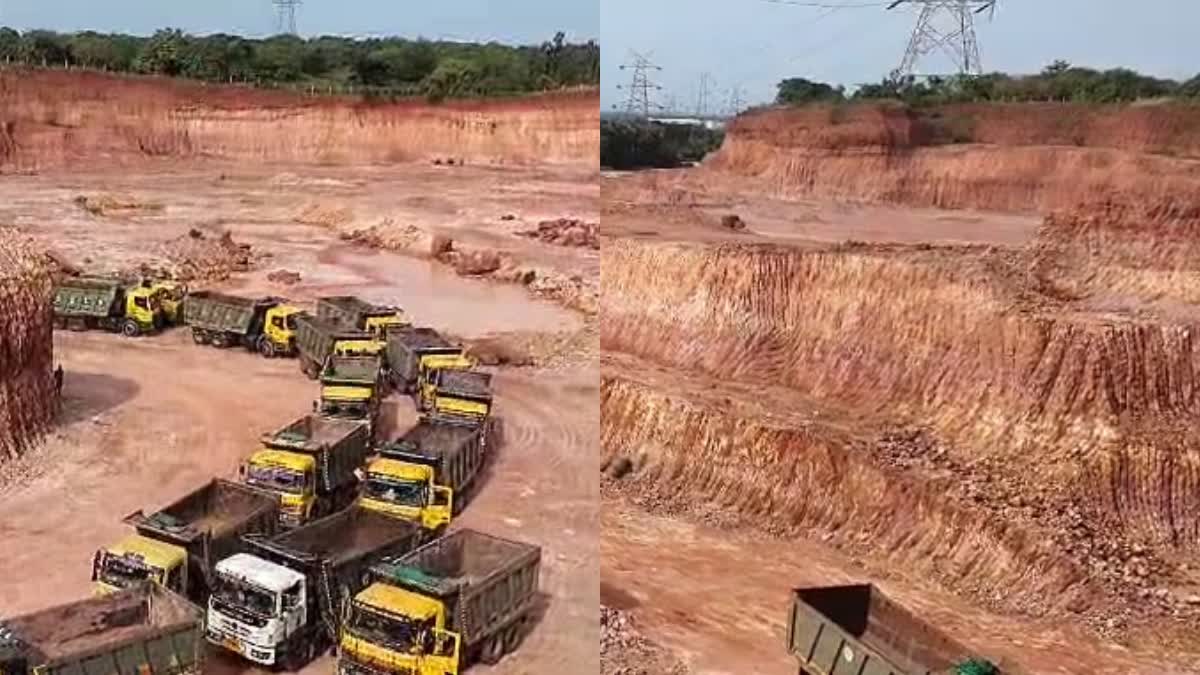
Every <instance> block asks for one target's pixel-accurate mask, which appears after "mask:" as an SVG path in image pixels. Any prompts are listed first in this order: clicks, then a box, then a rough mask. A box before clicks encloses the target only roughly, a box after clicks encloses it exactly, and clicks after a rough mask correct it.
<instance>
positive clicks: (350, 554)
mask: <svg viewBox="0 0 1200 675" xmlns="http://www.w3.org/2000/svg"><path fill="white" fill-rule="evenodd" d="M420 541H421V528H419V527H417V526H415V525H413V524H412V523H408V522H405V521H402V520H397V519H395V518H388V517H386V516H383V515H380V514H378V513H374V512H372V511H367V510H364V509H359V508H355V507H351V508H348V509H345V510H343V511H339V512H338V513H335V514H333V515H331V516H329V517H327V518H322V519H320V520H315V521H313V522H311V523H309V524H307V525H305V526H303V527H301V528H298V529H295V530H292V531H290V532H287V533H284V534H279V535H276V536H274V537H270V538H268V537H260V536H251V537H247V538H246V544H247V548H248V551H247V552H246V553H239V554H237V555H234V556H231V557H229V558H226V559H225V560H222V561H221V562H219V563H217V572H216V576H217V587H216V589H215V590H214V592H213V594H212V596H210V597H209V604H208V633H207V638H208V641H209V642H211V643H213V644H216V645H220V646H222V647H224V648H226V649H228V650H230V651H232V652H235V653H237V654H241V655H242V656H244V657H246V658H248V659H249V660H251V661H254V662H255V663H260V664H263V665H268V666H273V665H275V664H280V665H282V666H284V667H286V668H288V669H289V670H292V669H299V668H300V667H302V666H304V665H305V664H306V663H308V662H309V661H310V660H312V658H313V657H314V656H316V655H317V654H318V653H320V652H321V651H323V650H324V649H326V648H327V647H328V646H330V645H332V644H334V642H335V641H336V639H337V634H338V626H339V624H340V622H341V616H342V610H343V607H344V606H345V605H346V604H347V603H348V602H349V599H350V597H352V596H353V594H354V593H357V592H358V591H359V590H360V589H361V588H362V587H363V585H364V584H365V583H366V579H367V570H368V568H369V567H370V566H371V565H372V564H374V563H376V562H378V561H379V560H381V559H383V558H384V557H388V556H397V555H402V554H404V553H407V552H409V551H411V550H412V549H413V548H415V547H416V546H417V545H418V544H419V543H420Z"/></svg>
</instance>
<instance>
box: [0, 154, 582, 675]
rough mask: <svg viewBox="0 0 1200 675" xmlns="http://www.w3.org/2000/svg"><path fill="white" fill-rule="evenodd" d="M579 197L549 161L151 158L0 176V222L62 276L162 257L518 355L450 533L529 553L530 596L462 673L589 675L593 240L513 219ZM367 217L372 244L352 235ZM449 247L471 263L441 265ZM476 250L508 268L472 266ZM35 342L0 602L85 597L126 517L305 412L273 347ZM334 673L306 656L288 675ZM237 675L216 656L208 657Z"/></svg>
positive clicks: (230, 285)
mask: <svg viewBox="0 0 1200 675" xmlns="http://www.w3.org/2000/svg"><path fill="white" fill-rule="evenodd" d="M597 196H598V187H597V185H596V181H595V172H594V170H589V169H588V168H586V167H583V168H578V169H577V168H572V166H570V165H567V166H558V167H553V168H540V167H537V166H533V167H525V168H520V167H496V166H478V167H474V166H471V165H469V164H468V165H467V166H458V165H456V166H445V165H435V164H434V163H432V162H410V163H407V164H395V165H390V166H321V165H313V164H296V165H285V164H270V165H264V166H255V165H250V164H247V163H245V162H239V163H237V164H234V163H226V162H221V161H216V160H204V161H201V160H195V161H190V162H188V163H177V162H171V161H167V160H164V161H161V162H149V163H147V164H145V165H141V166H140V167H125V168H124V169H122V170H121V171H119V172H117V171H106V170H100V169H84V168H81V169H79V170H76V171H68V170H64V169H53V170H47V171H42V172H40V173H34V174H29V173H26V174H22V175H8V176H5V177H4V180H3V181H0V222H2V223H11V224H13V225H15V226H16V227H17V228H18V229H19V230H21V231H22V232H25V233H27V234H29V235H32V236H33V237H35V238H36V240H37V241H39V242H40V243H41V244H42V245H43V246H45V247H46V248H48V249H51V250H52V251H53V252H54V257H55V259H56V260H58V261H60V263H61V264H62V265H63V266H68V267H70V266H73V267H78V268H81V269H84V270H88V271H93V270H97V271H99V270H113V271H134V270H137V269H150V270H163V271H167V272H170V273H173V274H178V275H182V276H184V277H190V278H192V279H193V280H192V281H191V282H190V283H191V285H192V287H193V288H217V289H225V290H229V291H231V292H234V293H240V294H247V295H258V294H272V295H280V296H285V297H288V298H291V299H293V300H296V301H299V302H305V301H309V300H311V299H313V298H315V297H316V296H319V295H327V294H356V295H360V296H362V297H364V298H366V299H369V300H373V301H379V302H386V303H394V304H399V305H400V306H402V307H403V308H404V309H405V310H406V311H407V312H408V314H409V315H410V316H411V318H412V320H413V321H414V322H415V323H417V324H421V325H429V326H433V327H435V328H437V329H439V330H443V331H445V332H447V333H451V334H454V335H456V336H460V337H462V338H463V339H465V340H467V341H468V342H471V341H477V340H484V339H485V338H486V339H487V340H489V341H490V343H497V342H499V343H501V344H505V345H508V348H509V350H510V351H511V350H519V351H520V352H521V355H522V357H523V358H522V359H521V360H523V361H529V360H532V362H533V365H530V366H526V367H520V368H517V367H511V366H504V365H501V366H499V367H498V368H496V370H497V372H498V374H497V376H496V380H495V383H496V391H497V399H496V400H497V403H496V411H497V414H498V415H499V416H500V417H501V418H502V419H503V428H504V442H503V443H502V444H501V445H500V446H499V449H498V451H497V453H496V455H495V458H494V460H493V461H492V462H491V464H490V465H489V466H488V468H487V469H486V474H485V476H484V477H483V480H482V482H481V483H480V486H481V487H480V489H479V491H478V493H477V496H476V497H475V498H473V499H472V500H471V503H470V505H469V506H468V508H467V509H466V510H465V512H464V514H463V516H462V518H461V520H460V523H461V525H463V526H466V527H475V528H480V529H482V530H485V531H488V532H491V533H494V534H497V535H500V536H506V537H513V538H518V539H522V540H526V541H530V542H534V543H537V544H539V545H541V546H542V547H543V558H542V589H543V590H544V591H545V592H546V593H547V594H548V603H547V604H546V610H545V613H544V615H543V616H541V617H539V618H538V621H537V623H536V626H535V627H534V628H533V629H532V632H531V634H530V635H529V636H528V638H527V639H526V641H525V642H524V643H523V644H522V646H521V647H520V649H519V650H518V651H517V652H516V653H515V654H513V655H510V656H508V657H506V658H505V659H504V661H503V662H502V663H501V664H499V665H498V666H495V667H493V668H488V667H486V666H477V667H476V668H478V669H479V670H480V671H481V672H496V673H528V672H580V673H582V672H589V671H590V672H595V670H596V668H597V666H596V659H597V651H596V645H597V643H598V641H599V598H598V591H597V586H596V583H595V579H596V577H597V574H598V571H597V567H598V563H597V559H598V550H597V540H598V536H599V523H598V518H599V515H598V505H599V493H598V490H599V489H598V486H597V483H596V480H595V471H596V463H597V450H596V438H597V437H598V434H599V417H598V410H597V404H596V402H597V400H598V378H597V363H596V358H595V353H596V331H595V325H594V324H595V321H594V318H592V316H591V315H589V314H588V313H587V312H586V311H579V309H577V307H581V308H582V309H586V306H585V305H586V289H587V288H588V287H591V288H594V287H595V286H596V284H597V282H598V274H599V252H598V251H596V250H595V249H594V248H591V247H589V246H588V245H586V242H582V241H577V240H576V239H571V240H570V241H569V242H566V243H565V244H566V245H564V243H563V242H559V241H557V238H556V237H549V239H550V240H549V241H547V240H545V239H544V238H542V237H540V236H537V235H527V234H522V233H523V232H529V231H537V230H538V224H539V223H540V222H541V221H544V220H554V219H560V218H561V219H567V220H571V219H575V220H580V221H583V222H589V223H595V222H596V220H597V217H598V213H597V211H598V206H597ZM81 198H82V199H81ZM370 228H374V229H373V231H374V232H375V233H376V234H382V235H386V236H388V237H391V238H392V239H391V243H390V244H389V242H387V241H383V242H381V241H379V240H378V239H372V240H364V239H363V238H362V237H361V236H356V235H355V234H354V233H355V232H357V231H360V230H363V229H370ZM435 236H436V238H438V241H439V242H441V243H440V244H439V246H440V247H441V249H440V254H441V257H440V258H439V257H436V256H434V255H433V254H432V251H431V249H430V246H431V245H432V242H433V240H434V239H435ZM572 236H574V235H572ZM447 240H452V245H451V247H450V249H449V250H450V251H453V252H454V253H455V254H456V255H447V252H448V251H447V250H446V244H445V242H446V241H447ZM397 242H398V243H397ZM414 242H416V243H414ZM422 247H423V248H422ZM458 256H473V257H472V258H471V260H470V261H468V262H471V263H478V259H479V258H484V259H485V260H484V261H483V262H484V263H485V264H483V265H482V266H480V265H478V264H476V269H461V270H460V269H459V268H460V267H461V266H462V265H463V263H462V262H461V260H460V259H459V257H458ZM493 263H499V264H501V267H498V268H497V269H509V270H519V271H520V273H521V275H522V277H523V278H521V279H515V280H508V278H505V279H499V278H497V277H496V275H495V274H494V272H495V271H496V270H487V271H479V268H488V267H491V266H492V264H493ZM530 270H532V271H533V272H532V275H531V274H530ZM460 271H461V272H462V274H460V273H459V272H460ZM550 282H553V283H556V284H560V285H562V287H569V288H570V289H571V293H570V294H564V293H563V292H562V291H561V288H560V287H559V286H554V285H552V284H551V283H550ZM540 284H541V285H540ZM578 289H584V293H583V294H580V293H579V292H577V290H578ZM580 298H585V300H583V301H581V300H580ZM54 341H55V345H54V348H55V356H56V358H57V359H58V360H60V361H61V362H62V364H63V366H64V368H65V372H66V377H65V385H64V402H63V409H62V412H61V414H60V415H59V421H58V425H57V427H56V428H55V430H54V431H53V432H52V435H51V436H50V437H49V438H48V440H47V441H46V442H45V443H43V444H42V445H41V446H40V447H38V448H36V449H34V450H32V451H30V452H29V453H27V454H25V455H24V456H23V457H21V458H20V459H18V460H16V461H13V462H9V463H6V464H2V465H0V513H2V514H3V517H0V614H5V615H8V614H15V613H22V612H27V611H31V610H36V609H39V608H42V607H46V606H49V605H53V604H57V603H62V602H68V601H72V600H75V599H78V598H81V597H84V596H86V595H87V594H89V593H90V581H89V570H90V561H91V556H92V554H93V553H94V551H95V550H96V549H97V548H98V547H100V546H103V545H105V544H107V543H110V542H111V541H112V540H114V539H116V538H118V537H120V536H122V535H123V534H124V532H125V530H126V528H125V526H123V525H122V524H121V522H120V520H121V518H122V517H123V516H125V515H126V514H128V513H130V512H132V511H134V510H137V509H151V508H155V507H157V506H160V505H162V504H165V503H167V502H169V501H171V500H172V499H174V498H175V497H177V496H178V495H179V494H181V493H182V492H184V491H186V490H189V489H192V488H194V487H196V486H198V485H200V484H202V483H204V482H206V481H208V480H210V479H211V478H212V477H213V476H224V477H234V476H236V467H237V465H238V463H239V461H240V460H241V459H243V458H244V457H245V456H246V455H247V454H248V453H250V452H251V451H253V449H254V448H255V445H256V442H257V439H258V437H259V436H260V435H261V434H262V433H264V432H266V431H269V430H271V429H274V428H277V427H279V426H282V425H284V424H286V423H288V422H289V421H291V420H292V419H294V418H295V417H297V416H298V415H301V414H304V413H305V412H307V411H308V410H309V409H310V402H311V401H312V399H313V397H314V396H315V394H316V385H315V384H313V383H311V382H310V381H308V380H307V379H305V378H304V376H303V375H302V374H301V373H300V371H299V367H298V365H297V363H296V362H295V361H294V360H283V359H280V360H265V359H262V358H260V357H259V356H257V355H256V354H252V353H248V352H244V351H241V350H237V349H233V350H227V351H218V350H216V349H213V348H208V347H197V346H196V345H194V344H192V341H191V338H190V336H189V335H188V334H187V332H186V331H185V330H173V331H169V332H167V333H165V334H163V335H160V336H155V337H147V338H139V339H134V340H128V339H124V338H121V337H119V336H116V335H108V334H100V333H71V332H59V333H56V334H55V337H54ZM414 419H415V418H414V414H413V411H412V406H411V404H410V403H409V402H408V400H407V399H403V400H400V399H399V398H398V397H392V398H391V399H389V401H388V402H387V404H386V410H385V420H386V424H387V426H388V428H390V430H392V431H393V432H396V433H398V432H399V431H401V430H403V429H404V428H405V427H406V425H409V424H411V423H412V422H413V421H414ZM332 667H333V664H332V659H331V657H329V656H325V657H322V658H321V659H319V660H317V661H316V662H314V664H312V665H311V666H310V667H308V668H306V669H305V672H312V673H324V672H330V669H331V668H332ZM252 670H253V669H252V668H250V667H248V666H247V665H246V663H245V662H241V661H238V660H236V659H233V658H228V657H226V656H225V655H222V654H212V656H211V658H210V661H209V665H208V667H207V668H206V672H214V673H236V672H250V671H252Z"/></svg>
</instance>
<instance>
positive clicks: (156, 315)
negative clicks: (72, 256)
mask: <svg viewBox="0 0 1200 675" xmlns="http://www.w3.org/2000/svg"><path fill="white" fill-rule="evenodd" d="M53 305H54V323H55V325H56V326H57V327H59V328H71V329H75V330H86V329H89V328H100V329H104V330H110V331H116V332H120V333H121V334H122V335H124V336H126V337H137V336H138V335H142V334H145V333H156V332H158V331H160V330H162V328H163V326H164V325H165V323H166V317H165V316H164V314H163V308H162V304H161V303H160V301H159V298H158V292H157V291H155V290H154V289H152V288H151V287H150V286H149V285H144V284H127V283H124V282H122V281H120V280H118V279H100V278H86V277H77V278H69V279H65V280H64V281H62V282H61V283H60V284H59V285H58V286H57V287H56V288H55V289H54V302H53Z"/></svg>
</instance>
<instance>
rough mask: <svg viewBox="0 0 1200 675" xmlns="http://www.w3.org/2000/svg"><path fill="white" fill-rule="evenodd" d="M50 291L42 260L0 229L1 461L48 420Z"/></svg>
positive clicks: (50, 410) (18, 450)
mask: <svg viewBox="0 0 1200 675" xmlns="http://www.w3.org/2000/svg"><path fill="white" fill-rule="evenodd" d="M50 292H51V281H50V274H49V269H48V267H47V265H46V260H45V257H44V256H41V255H39V254H38V253H36V252H35V250H34V248H33V247H32V245H31V243H30V242H29V241H28V240H27V239H25V238H24V237H21V236H19V235H16V234H13V233H11V232H9V231H7V230H3V229H0V461H4V460H5V459H10V458H13V457H16V456H17V455H18V454H20V453H21V452H23V451H24V450H26V449H27V448H28V447H29V445H30V444H31V443H32V442H34V441H36V440H37V439H38V437H39V436H40V435H41V434H42V433H44V432H45V431H46V429H47V427H48V426H49V425H50V421H51V418H52V415H53V402H54V398H53V393H54V391H53V390H54V386H53V374H52V370H53V363H52V362H53V342H52V340H51V330H52V325H51V310H50Z"/></svg>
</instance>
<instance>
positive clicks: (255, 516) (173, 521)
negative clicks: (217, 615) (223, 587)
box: [92, 478, 279, 604]
mask: <svg viewBox="0 0 1200 675" xmlns="http://www.w3.org/2000/svg"><path fill="white" fill-rule="evenodd" d="M278 511H279V498H278V497H277V496H275V495H273V494H271V493H269V492H265V491H263V490H259V489H256V488H253V487H250V486H248V485H242V484H240V483H234V482H232V481H227V480H223V479H220V478H217V479H215V480H212V481H211V482H209V483H207V484H206V485H204V486H202V487H200V488H198V489H196V490H193V491H192V492H189V493H188V494H186V495H184V496H183V497H182V498H180V499H178V500H176V501H175V502H174V503H172V504H170V505H168V506H166V507H165V508H163V509H161V510H160V511H158V512H156V513H154V514H151V515H149V516H147V515H145V514H144V513H143V512H142V511H136V512H134V513H131V514H130V515H128V516H126V517H125V522H126V523H128V524H130V525H132V526H133V528H134V532H133V533H132V534H130V535H128V536H126V537H125V538H124V539H122V540H121V541H119V542H117V543H115V544H113V545H111V546H108V547H105V548H102V549H100V550H99V551H97V552H96V555H95V556H94V558H93V559H92V580H93V581H94V582H95V587H96V592H97V594H104V593H111V592H113V591H117V590H119V589H122V588H128V587H130V586H133V585H136V584H137V583H140V582H142V581H153V582H156V583H159V584H162V585H163V586H166V587H167V588H169V589H171V590H172V591H175V592H177V593H180V594H183V595H186V596H188V597H189V598H191V599H192V601H193V602H197V603H200V604H203V602H204V598H205V597H207V595H208V589H209V580H210V577H211V574H212V566H213V564H214V563H215V562H216V561H217V560H220V559H221V558H224V557H226V556H228V555H230V554H232V553H234V552H236V550H237V547H238V546H240V544H241V536H242V535H243V534H248V533H266V534H272V533H274V532H275V529H276V524H277V523H278V521H279V515H278Z"/></svg>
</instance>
